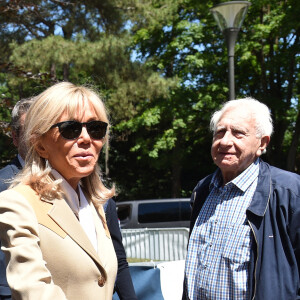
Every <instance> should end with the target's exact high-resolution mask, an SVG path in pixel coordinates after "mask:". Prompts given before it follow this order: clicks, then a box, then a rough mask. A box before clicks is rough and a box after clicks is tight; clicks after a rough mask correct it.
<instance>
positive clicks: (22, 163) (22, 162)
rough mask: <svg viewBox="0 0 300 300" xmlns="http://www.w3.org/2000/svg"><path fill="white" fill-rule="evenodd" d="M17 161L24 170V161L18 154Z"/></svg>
mask: <svg viewBox="0 0 300 300" xmlns="http://www.w3.org/2000/svg"><path fill="white" fill-rule="evenodd" d="M18 160H19V162H20V165H21V166H22V168H24V166H25V161H24V159H23V158H22V156H21V155H20V154H18Z"/></svg>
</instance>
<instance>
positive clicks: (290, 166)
mask: <svg viewBox="0 0 300 300" xmlns="http://www.w3.org/2000/svg"><path fill="white" fill-rule="evenodd" d="M299 139H300V112H299V111H298V116H297V121H296V126H295V130H294V134H293V139H292V143H291V146H290V149H289V151H288V157H287V162H286V169H287V170H288V171H292V172H294V171H295V162H296V154H297V148H298V145H299Z"/></svg>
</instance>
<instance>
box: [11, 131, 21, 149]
mask: <svg viewBox="0 0 300 300" xmlns="http://www.w3.org/2000/svg"><path fill="white" fill-rule="evenodd" d="M11 136H12V140H13V143H14V145H15V147H16V148H18V147H19V135H18V133H17V132H16V131H15V130H12V132H11Z"/></svg>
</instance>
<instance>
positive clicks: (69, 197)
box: [51, 169, 81, 217]
mask: <svg viewBox="0 0 300 300" xmlns="http://www.w3.org/2000/svg"><path fill="white" fill-rule="evenodd" d="M51 173H52V175H53V176H54V178H55V179H56V180H58V179H61V180H62V181H61V183H60V187H61V189H62V191H63V193H64V195H65V199H66V202H67V203H68V205H69V206H70V208H71V209H72V211H73V212H74V214H75V215H76V216H77V217H78V215H79V198H78V195H77V193H76V191H75V190H74V189H73V188H72V187H71V185H70V184H69V183H68V182H67V180H66V179H65V178H64V177H63V176H62V175H61V174H60V173H58V172H57V171H56V170H54V169H52V170H51ZM78 190H79V192H80V191H81V188H80V186H79V185H78Z"/></svg>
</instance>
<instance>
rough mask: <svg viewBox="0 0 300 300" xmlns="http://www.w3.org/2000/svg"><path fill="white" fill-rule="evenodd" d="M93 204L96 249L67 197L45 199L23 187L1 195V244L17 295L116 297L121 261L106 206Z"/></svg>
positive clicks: (78, 299) (34, 299) (42, 299)
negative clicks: (107, 220) (115, 288)
mask: <svg viewBox="0 0 300 300" xmlns="http://www.w3.org/2000/svg"><path fill="white" fill-rule="evenodd" d="M27 199H28V200H27ZM91 207H92V210H93V215H94V223H95V227H96V233H97V240H98V253H97V252H96V250H95V248H94V247H93V246H92V244H91V242H90V240H89V238H88V237H87V235H86V234H85V232H84V230H83V229H82V227H81V225H80V223H79V221H78V219H77V218H76V216H75V215H74V213H73V212H72V210H71V209H70V207H69V206H68V204H67V203H66V202H65V200H51V201H49V202H45V201H42V200H40V199H39V197H38V196H37V194H36V193H35V192H34V191H33V190H32V189H31V188H30V187H29V186H25V185H19V186H17V187H15V188H14V189H11V190H6V191H4V192H2V193H0V239H1V243H2V247H1V248H2V250H3V251H4V253H5V257H6V261H7V263H8V265H7V280H8V283H9V286H10V288H11V290H12V296H13V299H28V300H48V299H49V300H53V299H55V300H60V299H70V300H83V299H84V300H96V299H99V300H109V299H112V294H113V288H114V283H115V277H116V273H117V259H116V255H115V251H114V248H113V244H112V242H111V238H110V236H109V233H108V230H107V227H106V224H105V220H104V224H103V223H102V222H101V218H100V216H102V218H103V216H104V213H103V208H102V206H101V207H100V209H99V211H96V209H95V207H94V205H93V204H91ZM101 210H102V211H101ZM99 213H100V214H99Z"/></svg>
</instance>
